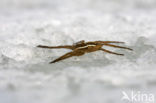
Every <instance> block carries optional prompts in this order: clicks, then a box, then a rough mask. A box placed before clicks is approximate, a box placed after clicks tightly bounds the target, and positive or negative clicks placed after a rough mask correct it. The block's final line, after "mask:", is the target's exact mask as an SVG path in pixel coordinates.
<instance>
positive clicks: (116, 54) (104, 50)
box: [100, 48, 124, 56]
mask: <svg viewBox="0 0 156 103" xmlns="http://www.w3.org/2000/svg"><path fill="white" fill-rule="evenodd" d="M100 50H102V51H104V52H107V53H110V54H115V55H121V56H124V54H120V53H115V52H112V51H109V50H106V49H103V48H101V49H100Z"/></svg>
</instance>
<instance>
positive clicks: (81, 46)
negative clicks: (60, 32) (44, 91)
mask: <svg viewBox="0 0 156 103" xmlns="http://www.w3.org/2000/svg"><path fill="white" fill-rule="evenodd" d="M112 43H124V42H119V41H89V42H85V41H84V40H81V41H79V42H76V43H74V44H73V45H62V46H45V45H38V46H37V47H39V48H48V49H56V48H65V49H71V50H72V51H71V52H68V53H66V54H64V55H63V56H61V57H59V58H57V59H55V60H54V61H51V62H50V63H55V62H58V61H61V60H64V59H67V58H70V57H72V56H82V55H84V54H85V53H91V52H95V51H98V50H102V51H104V52H107V53H110V54H115V55H120V56H124V54H120V53H116V52H112V51H109V50H106V49H103V48H102V46H103V45H105V46H110V47H115V48H121V49H127V50H131V51H132V50H133V49H131V48H127V47H123V46H117V45H114V44H112Z"/></svg>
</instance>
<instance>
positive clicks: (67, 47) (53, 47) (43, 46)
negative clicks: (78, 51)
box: [37, 45, 74, 50]
mask: <svg viewBox="0 0 156 103" xmlns="http://www.w3.org/2000/svg"><path fill="white" fill-rule="evenodd" d="M37 47H39V48H48V49H56V48H66V49H72V50H73V49H74V48H73V46H70V45H64V46H45V45H38V46H37Z"/></svg>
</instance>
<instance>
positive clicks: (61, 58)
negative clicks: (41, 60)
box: [50, 52, 75, 63]
mask: <svg viewBox="0 0 156 103" xmlns="http://www.w3.org/2000/svg"><path fill="white" fill-rule="evenodd" d="M72 56H75V52H69V53H66V54H64V55H62V56H61V57H59V58H57V59H55V60H54V61H51V62H50V63H55V62H58V61H60V60H63V59H67V58H70V57H72Z"/></svg>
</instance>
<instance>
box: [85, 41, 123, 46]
mask: <svg viewBox="0 0 156 103" xmlns="http://www.w3.org/2000/svg"><path fill="white" fill-rule="evenodd" d="M107 43H124V42H120V41H94V42H87V43H86V44H90V45H92V44H93V45H98V44H101V45H104V44H107Z"/></svg>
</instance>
